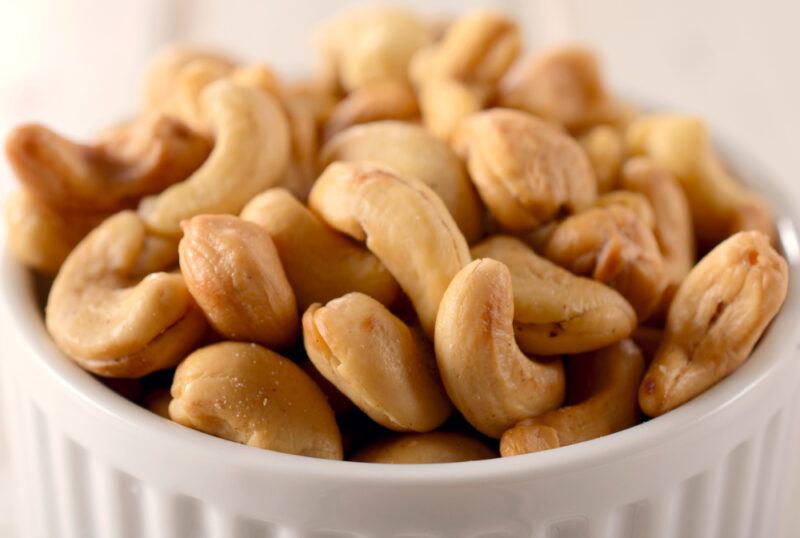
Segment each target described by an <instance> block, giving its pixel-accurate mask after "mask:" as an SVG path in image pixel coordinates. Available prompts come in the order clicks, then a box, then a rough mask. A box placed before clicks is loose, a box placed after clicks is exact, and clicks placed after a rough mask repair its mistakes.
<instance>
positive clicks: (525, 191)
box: [453, 108, 597, 232]
mask: <svg viewBox="0 0 800 538" xmlns="http://www.w3.org/2000/svg"><path fill="white" fill-rule="evenodd" d="M453 148H454V149H455V151H456V153H458V154H459V155H460V156H461V157H462V159H464V160H465V162H466V163H467V168H468V169H469V173H470V176H471V177H472V180H473V181H474V182H475V186H476V187H477V188H478V192H479V193H480V195H481V198H483V201H484V202H485V203H486V205H487V207H488V208H489V211H491V213H492V215H494V217H495V218H496V219H497V220H498V222H499V223H500V224H501V225H502V226H503V227H505V228H507V229H508V230H511V231H514V232H526V231H530V230H532V229H534V228H536V227H538V226H539V225H541V224H543V223H546V222H547V221H549V220H551V219H553V218H555V217H557V216H560V215H563V214H564V213H567V214H569V213H574V212H578V211H581V210H583V209H585V208H587V207H589V206H590V205H591V204H592V203H593V202H594V199H595V197H596V194H597V185H596V181H595V179H594V173H593V172H592V167H591V164H590V163H589V159H588V158H587V157H586V154H585V153H584V152H583V150H582V149H581V147H580V145H579V144H578V143H577V142H575V140H573V139H572V138H570V137H569V136H568V135H566V134H564V133H562V132H559V131H558V129H556V128H554V127H553V126H551V125H549V124H547V123H546V122H544V121H542V120H540V119H538V118H535V117H533V116H531V115H530V114H526V113H524V112H519V111H516V110H508V109H502V108H494V109H491V110H487V111H485V112H479V113H477V114H474V115H472V116H470V117H468V118H467V119H465V120H464V121H463V122H462V123H461V126H460V128H459V129H458V130H457V132H456V133H455V135H454V137H453Z"/></svg>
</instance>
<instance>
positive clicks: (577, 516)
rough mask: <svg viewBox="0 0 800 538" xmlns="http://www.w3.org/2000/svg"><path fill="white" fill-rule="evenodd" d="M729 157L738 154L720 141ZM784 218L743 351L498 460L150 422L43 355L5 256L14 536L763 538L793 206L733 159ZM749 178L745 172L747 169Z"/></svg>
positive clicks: (794, 420)
mask: <svg viewBox="0 0 800 538" xmlns="http://www.w3.org/2000/svg"><path fill="white" fill-rule="evenodd" d="M726 153H727V154H728V155H733V156H736V155H739V154H738V153H734V152H730V151H728V152H726ZM734 164H735V168H736V169H737V170H738V171H739V173H740V174H741V175H742V176H743V177H745V178H749V179H750V183H751V185H757V186H758V188H759V189H760V190H762V191H763V192H764V194H765V195H766V196H767V197H768V198H770V200H771V202H772V203H773V204H774V207H775V209H776V211H777V213H778V215H780V216H781V217H780V220H779V228H780V233H781V239H782V242H783V248H784V252H785V253H786V255H787V257H788V259H789V264H790V283H789V295H788V297H787V299H786V303H785V304H784V306H783V310H782V312H781V313H780V315H779V316H778V317H777V318H776V320H775V321H774V323H773V324H772V326H771V327H770V329H769V330H768V332H767V334H766V335H765V337H764V338H763V339H762V341H761V343H760V344H759V345H758V347H757V349H756V351H755V352H754V354H753V356H752V357H751V359H750V360H749V361H748V362H747V363H746V364H745V365H744V366H742V368H740V369H739V370H738V371H737V372H736V373H735V374H734V375H732V376H730V377H729V378H728V379H726V380H724V381H723V382H721V383H719V384H718V385H717V386H715V387H714V388H712V389H711V390H709V391H707V392H706V393H705V394H703V395H701V396H700V397H698V398H696V399H695V400H693V401H691V402H689V403H688V404H686V405H684V406H682V407H680V408H678V409H676V410H674V411H672V412H670V413H668V414H666V415H664V416H662V417H660V418H657V419H655V420H651V421H649V422H647V423H644V424H641V425H639V426H636V427H634V428H630V429H628V430H626V431H623V432H620V433H617V434H614V435H609V436H607V437H603V438H601V439H597V440H594V441H590V442H586V443H581V444H578V445H573V446H569V447H565V448H560V449H557V450H553V451H549V452H542V453H538V454H530V455H526V456H520V457H516V458H510V459H497V460H489V461H479V462H468V463H453V464H440V465H425V466H422V465H403V466H389V465H370V464H359V463H350V462H331V461H324V460H315V459H309V458H302V457H296V456H291V455H286V454H280V453H274V452H269V451H265V450H259V449H255V448H250V447H246V446H242V445H237V444H235V443H231V442H228V441H224V440H221V439H217V438H214V437H211V436H208V435H205V434H202V433H199V432H196V431H193V430H190V429H186V428H183V427H181V426H178V425H177V424H173V423H171V422H169V421H167V420H164V419H162V418H160V417H158V416H156V415H154V414H151V413H150V412H148V411H146V410H144V409H142V408H139V407H137V406H136V405H134V404H133V403H130V402H128V401H127V400H124V399H123V398H121V397H119V396H117V395H116V394H114V393H113V392H111V391H110V390H109V389H107V388H106V387H105V386H104V385H102V384H101V383H99V382H98V381H96V380H95V379H93V378H92V377H91V376H89V375H88V374H86V373H85V372H83V371H82V370H80V369H79V368H78V367H77V366H75V365H74V364H72V363H71V362H70V361H69V360H67V359H66V358H65V357H64V356H62V355H61V354H60V353H59V351H58V350H57V349H56V348H55V346H54V345H53V343H52V342H51V340H50V338H49V337H48V335H47V333H46V331H45V329H44V325H43V323H42V318H41V313H40V311H39V309H38V307H37V305H36V302H35V301H34V298H33V297H34V295H33V292H32V283H31V278H30V276H29V274H28V273H27V272H26V271H25V270H23V268H21V267H20V266H19V265H18V264H16V263H15V262H14V261H12V260H11V259H10V258H9V256H8V255H7V254H4V255H3V258H2V269H1V271H2V274H1V275H0V276H1V278H2V283H1V285H2V294H3V299H2V311H3V318H2V322H3V323H4V326H5V327H6V328H11V332H10V334H11V335H12V336H11V337H10V338H6V339H4V341H3V342H2V346H3V348H2V349H3V355H2V358H3V360H2V365H3V367H4V369H5V372H4V374H5V375H4V376H3V377H4V379H5V387H4V388H3V395H4V400H5V411H6V425H7V434H8V436H9V439H10V441H11V443H10V446H11V453H12V461H13V467H12V468H13V469H14V478H13V482H12V483H13V486H14V488H15V490H14V491H15V495H14V498H15V499H16V501H17V502H18V505H17V507H16V514H17V515H18V516H19V518H20V522H21V525H20V532H19V535H20V536H21V537H47V538H53V537H61V536H65V537H75V538H77V537H82V538H83V537H101V538H110V537H123V538H124V537H129V538H138V537H146V538H201V537H218V538H223V537H248V538H249V537H261V538H264V537H270V538H271V537H282V538H290V537H319V538H322V537H327V538H333V537H366V536H376V537H377V536H380V537H390V536H391V537H395V536H403V537H429V536H430V537H433V536H464V537H473V536H474V537H477V536H482V537H493V538H500V537H521V536H525V537H537V538H544V537H559V538H579V537H589V536H591V537H607V538H622V537H626V538H630V537H633V538H656V537H659V538H666V537H676V538H678V537H679V538H691V537H697V538H707V537H710V536H718V537H721V538H735V537H741V538H745V537H770V538H771V537H774V536H776V534H777V525H778V521H779V520H780V518H781V513H782V510H783V509H784V507H785V505H786V501H787V490H788V480H786V477H787V476H792V474H791V473H792V466H791V462H792V458H790V455H792V454H793V453H794V449H795V448H796V447H800V436H799V435H798V433H799V432H800V415H799V414H798V410H800V397H798V387H800V368H798V365H797V355H798V349H800V331H798V330H797V329H798V323H797V320H798V314H799V313H800V300H799V299H800V267H799V266H798V264H799V263H800V247H799V246H798V242H797V235H796V221H795V220H794V219H795V216H796V215H800V203H798V201H797V200H794V199H790V198H788V197H786V196H784V195H782V194H781V193H780V192H779V191H778V190H776V189H775V186H774V185H773V184H771V183H769V182H768V181H767V178H768V177H769V176H768V175H766V174H763V173H761V172H760V171H758V170H757V169H754V168H753V166H752V163H749V162H739V159H734ZM756 178H757V179H756Z"/></svg>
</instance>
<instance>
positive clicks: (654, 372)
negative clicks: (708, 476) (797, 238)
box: [639, 231, 789, 417]
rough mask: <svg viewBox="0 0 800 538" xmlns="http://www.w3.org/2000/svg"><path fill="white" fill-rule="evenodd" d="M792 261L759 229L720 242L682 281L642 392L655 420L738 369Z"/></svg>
mask: <svg viewBox="0 0 800 538" xmlns="http://www.w3.org/2000/svg"><path fill="white" fill-rule="evenodd" d="M788 278H789V277H788V268H787V265H786V260H784V259H783V258H782V257H781V255H780V254H778V253H777V252H776V251H775V250H774V249H773V248H772V247H771V246H770V243H769V238H767V236H765V235H764V234H762V233H761V232H756V231H750V232H739V233H737V234H735V235H733V236H732V237H730V238H729V239H726V240H725V241H723V242H722V243H720V244H719V245H718V246H717V247H716V248H714V250H712V251H711V252H710V253H709V254H707V255H706V256H705V257H704V258H703V259H702V260H700V262H699V263H698V264H697V265H696V266H695V267H694V268H693V269H692V271H691V272H690V273H689V275H688V276H687V277H686V278H685V279H684V281H683V283H682V284H681V286H680V287H679V288H678V292H677V293H676V294H675V298H674V299H673V301H672V305H671V306H670V309H669V314H668V315H667V326H666V329H665V332H664V338H663V340H662V342H661V347H660V348H659V349H658V353H657V354H656V357H655V359H654V360H653V362H652V364H651V365H650V368H649V369H648V371H647V375H646V376H645V378H644V380H643V381H642V385H641V387H640V389H639V404H640V405H641V407H642V410H643V411H644V412H645V413H646V414H647V415H649V416H651V417H655V416H658V415H661V414H663V413H666V412H667V411H670V410H672V409H674V408H675V407H678V406H679V405H681V404H684V403H686V402H687V401H689V400H691V399H692V398H694V397H695V396H697V395H699V394H701V393H702V392H704V391H705V390H706V389H708V388H709V387H711V386H713V385H715V384H716V383H717V382H719V381H720V380H721V379H723V378H725V377H727V376H728V375H729V374H730V373H731V372H733V371H734V370H736V369H737V368H738V367H739V366H741V364H742V363H743V362H744V361H746V360H747V358H748V357H749V356H750V352H751V351H752V349H753V346H754V345H755V343H756V341H758V339H759V338H760V337H761V334H762V333H763V332H764V329H766V327H767V325H768V324H769V322H770V321H771V320H772V318H773V317H774V316H775V314H777V313H778V310H779V309H780V307H781V305H782V304H783V301H784V299H785V298H786V289H787V285H788Z"/></svg>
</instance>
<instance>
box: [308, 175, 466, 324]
mask: <svg viewBox="0 0 800 538" xmlns="http://www.w3.org/2000/svg"><path fill="white" fill-rule="evenodd" d="M309 206H310V207H311V209H312V210H314V211H315V212H316V213H317V214H318V215H320V217H322V219H323V220H324V221H325V222H326V223H327V224H328V225H330V226H332V227H333V228H336V229H337V230H339V231H341V232H344V233H346V234H348V235H349V236H351V237H353V238H354V239H357V240H359V241H366V245H367V248H368V249H369V250H370V251H372V253H373V254H375V255H376V256H377V257H378V259H380V260H381V262H383V264H384V265H385V266H386V268H387V269H388V270H389V272H390V273H391V274H392V275H393V276H394V277H395V279H397V282H398V283H399V284H400V287H401V288H402V289H403V291H405V292H406V294H407V295H408V297H409V299H411V302H412V303H413V305H414V309H415V310H416V312H417V315H418V316H419V320H420V324H421V325H422V328H423V329H424V330H425V332H426V333H427V334H428V336H432V335H433V326H434V323H435V320H436V311H437V310H438V309H439V301H440V300H441V298H442V294H444V290H445V289H446V288H447V285H448V284H449V283H450V280H451V279H452V278H453V275H455V274H456V273H457V272H458V271H459V270H460V269H461V268H462V267H464V266H465V265H466V264H467V263H468V262H469V260H470V257H469V248H468V247H467V242H466V241H465V240H464V236H463V235H462V234H461V231H459V229H458V226H456V223H455V222H454V221H453V217H451V216H450V213H449V212H448V211H447V207H446V206H445V205H444V203H443V202H442V200H441V198H439V197H438V196H437V195H436V193H435V192H433V190H431V189H430V187H428V186H427V185H425V184H424V183H423V182H422V181H420V180H418V179H415V178H410V177H403V176H401V175H398V174H397V173H395V172H393V171H392V170H391V169H389V168H386V167H385V166H383V165H380V164H375V163H342V162H335V163H333V164H331V165H330V166H328V168H326V169H325V172H324V173H323V174H322V176H320V178H319V179H318V180H317V182H316V183H315V184H314V188H313V189H312V190H311V194H310V195H309Z"/></svg>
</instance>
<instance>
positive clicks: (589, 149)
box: [578, 125, 627, 192]
mask: <svg viewBox="0 0 800 538" xmlns="http://www.w3.org/2000/svg"><path fill="white" fill-rule="evenodd" d="M578 142H579V143H580V145H581V147H583V150H584V151H585V152H586V155H587V156H588V157H589V161H590V162H591V163H592V168H593V169H594V176H595V178H597V190H598V191H599V192H608V191H610V190H613V189H615V188H617V182H618V180H619V173H620V171H621V170H622V164H623V162H624V161H625V156H626V153H627V147H626V146H625V138H624V137H623V136H622V133H621V132H620V131H619V130H618V129H615V128H613V127H611V126H609V125H598V126H597V127H593V128H592V129H590V130H589V131H587V132H586V133H584V134H583V135H581V136H580V138H578Z"/></svg>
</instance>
